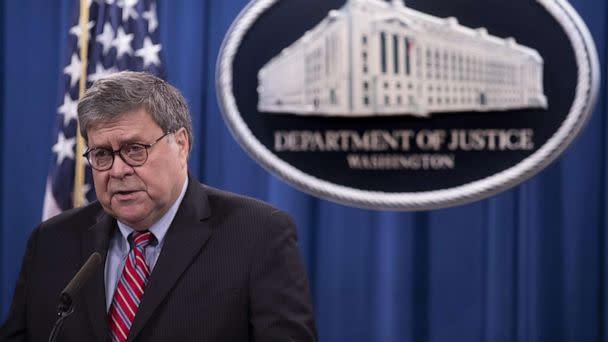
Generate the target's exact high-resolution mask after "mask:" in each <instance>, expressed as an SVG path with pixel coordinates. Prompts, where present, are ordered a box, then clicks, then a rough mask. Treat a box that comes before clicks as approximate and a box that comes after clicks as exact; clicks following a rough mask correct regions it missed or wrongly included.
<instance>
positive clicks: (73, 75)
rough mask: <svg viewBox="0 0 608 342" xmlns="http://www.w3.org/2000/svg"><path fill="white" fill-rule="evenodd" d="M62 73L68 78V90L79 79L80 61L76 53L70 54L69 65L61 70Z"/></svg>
mask: <svg viewBox="0 0 608 342" xmlns="http://www.w3.org/2000/svg"><path fill="white" fill-rule="evenodd" d="M63 73H64V74H66V75H69V76H70V88H71V87H74V85H76V83H78V80H79V79H80V59H78V56H77V55H76V53H74V54H72V59H71V61H70V65H68V66H66V67H65V68H63Z"/></svg>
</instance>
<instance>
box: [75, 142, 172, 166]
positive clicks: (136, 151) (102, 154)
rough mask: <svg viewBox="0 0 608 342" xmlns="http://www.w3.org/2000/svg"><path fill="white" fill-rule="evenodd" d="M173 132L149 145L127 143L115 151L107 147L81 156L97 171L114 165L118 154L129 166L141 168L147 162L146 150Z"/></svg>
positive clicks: (88, 151)
mask: <svg viewBox="0 0 608 342" xmlns="http://www.w3.org/2000/svg"><path fill="white" fill-rule="evenodd" d="M171 133H173V132H167V133H165V134H163V136H162V137H160V138H158V139H156V140H155V141H154V142H153V143H151V144H141V143H129V144H124V145H122V146H120V148H119V149H118V150H116V151H114V150H112V149H109V148H107V147H95V148H91V149H87V151H86V152H85V153H84V154H83V155H82V156H83V157H85V158H87V160H88V161H89V165H91V167H92V168H93V169H95V170H97V171H106V170H109V169H111V168H112V165H114V156H115V155H116V154H117V153H118V155H119V156H120V158H121V159H122V160H123V161H124V162H125V163H127V165H129V166H141V165H144V163H145V162H146V160H148V149H150V148H152V146H154V145H156V143H157V142H159V141H160V140H161V139H162V138H164V137H166V136H167V135H169V134H171Z"/></svg>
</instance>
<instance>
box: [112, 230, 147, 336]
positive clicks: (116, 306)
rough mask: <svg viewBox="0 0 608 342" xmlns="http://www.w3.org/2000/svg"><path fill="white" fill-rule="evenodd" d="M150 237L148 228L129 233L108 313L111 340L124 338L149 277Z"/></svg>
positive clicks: (127, 333)
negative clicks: (147, 252) (128, 248)
mask: <svg viewBox="0 0 608 342" xmlns="http://www.w3.org/2000/svg"><path fill="white" fill-rule="evenodd" d="M153 239H154V236H153V235H152V233H150V232H149V231H147V230H146V231H143V232H133V233H132V234H131V235H130V236H129V240H130V241H129V242H131V246H132V247H131V251H130V252H129V255H128V256H127V260H126V261H125V266H124V268H123V270H122V275H121V276H120V280H119V281H118V284H117V285H116V289H115V290H114V298H113V299H112V305H110V311H109V312H108V320H109V325H110V340H111V341H118V342H123V341H126V340H127V336H128V335H129V330H130V329H131V324H133V319H135V313H137V308H138V307H139V302H140V300H141V297H142V295H143V294H144V289H145V288H146V283H147V282H148V277H149V276H150V269H149V268H148V265H146V262H145V259H144V249H145V248H146V246H147V245H148V244H150V242H151V241H152V240H153Z"/></svg>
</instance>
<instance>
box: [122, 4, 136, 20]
mask: <svg viewBox="0 0 608 342" xmlns="http://www.w3.org/2000/svg"><path fill="white" fill-rule="evenodd" d="M138 2H139V0H120V1H119V6H121V7H122V21H123V22H125V21H127V20H129V17H131V18H133V19H137V18H138V15H137V10H136V9H135V6H136V5H137V3H138Z"/></svg>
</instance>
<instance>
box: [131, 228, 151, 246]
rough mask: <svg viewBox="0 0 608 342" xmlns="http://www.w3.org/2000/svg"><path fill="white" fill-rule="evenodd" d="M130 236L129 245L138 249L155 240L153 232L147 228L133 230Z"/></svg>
mask: <svg viewBox="0 0 608 342" xmlns="http://www.w3.org/2000/svg"><path fill="white" fill-rule="evenodd" d="M130 238H131V239H130V240H131V241H130V242H131V246H134V247H136V248H140V249H143V248H146V246H148V245H149V244H153V242H154V241H155V238H154V234H152V233H151V232H150V231H148V230H144V231H141V232H133V233H131V235H130Z"/></svg>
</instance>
